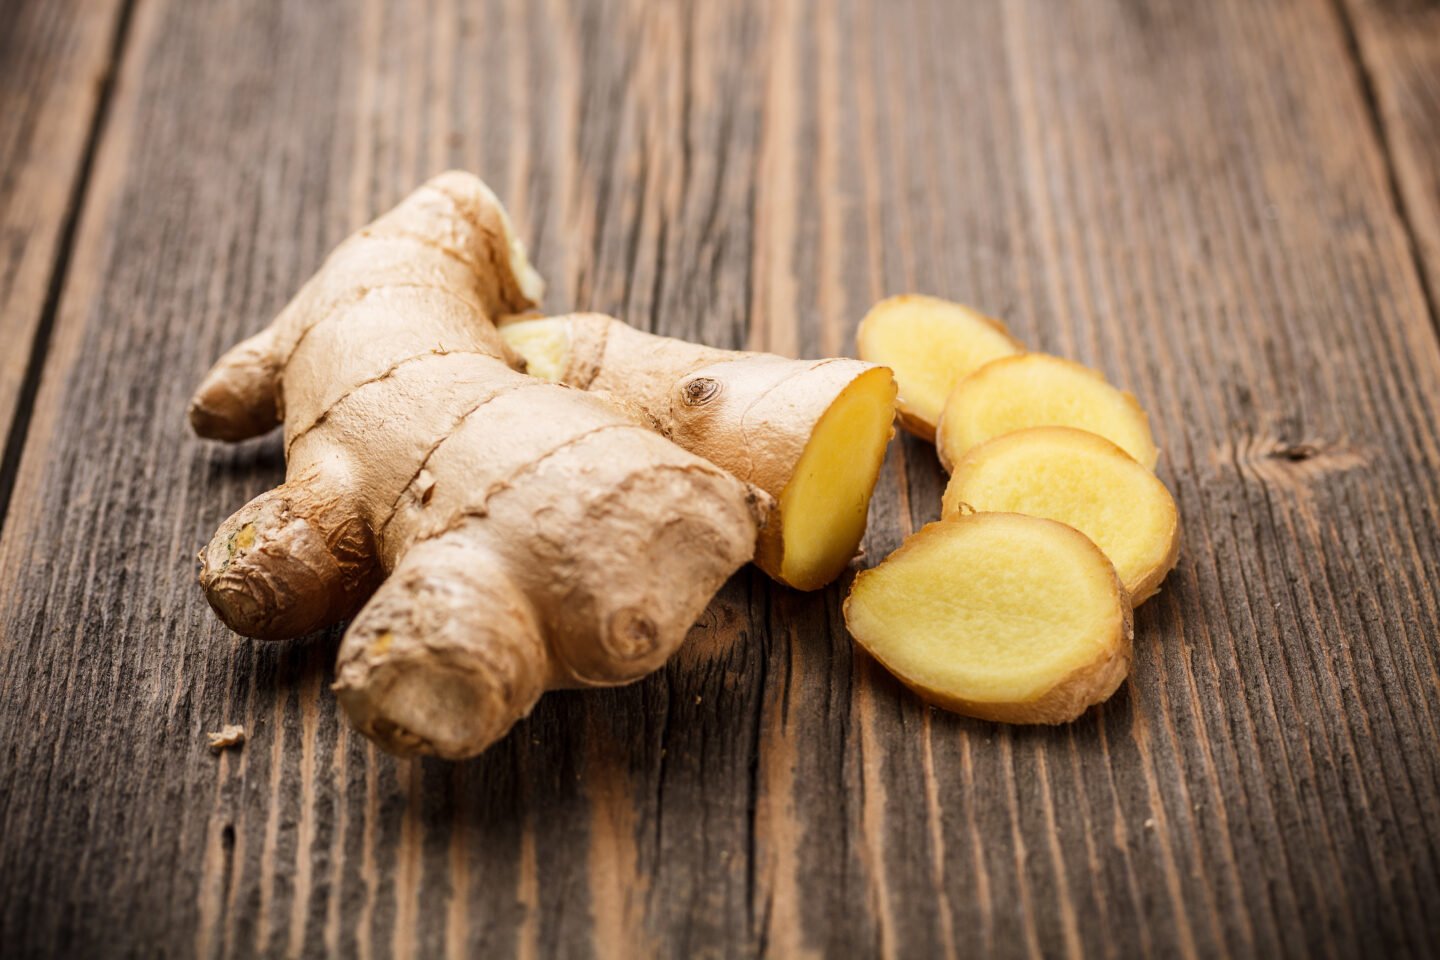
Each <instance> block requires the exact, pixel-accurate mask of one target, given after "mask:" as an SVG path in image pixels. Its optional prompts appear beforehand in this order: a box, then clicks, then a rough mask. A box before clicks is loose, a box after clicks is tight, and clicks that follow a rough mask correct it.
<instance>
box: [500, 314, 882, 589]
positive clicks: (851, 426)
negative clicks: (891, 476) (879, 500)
mask: <svg viewBox="0 0 1440 960" xmlns="http://www.w3.org/2000/svg"><path fill="white" fill-rule="evenodd" d="M500 332H501V335H502V336H503V337H504V338H505V341H506V343H507V345H508V346H509V347H510V349H511V350H512V351H514V352H515V353H516V354H518V355H519V356H520V357H521V358H523V360H524V361H525V365H526V369H527V370H528V371H529V372H530V373H531V374H532V375H534V376H538V377H542V378H544V379H547V380H558V381H562V382H564V383H567V384H570V385H571V386H575V387H580V388H581V389H585V390H589V391H593V392H597V393H603V394H605V395H607V396H608V397H610V398H611V399H612V400H614V401H616V402H617V404H618V405H619V406H620V407H621V408H623V409H627V410H629V411H630V413H631V415H632V416H633V417H634V418H635V419H636V421H637V422H639V423H643V424H647V425H649V426H651V427H652V428H654V429H655V430H657V431H658V432H659V433H661V434H662V435H664V436H665V437H667V438H669V439H670V440H673V441H674V442H675V443H677V444H679V445H680V446H682V447H684V448H685V449H686V450H689V451H690V452H692V453H695V454H698V455H699V456H702V457H704V458H705V459H707V460H709V461H710V462H712V463H714V464H717V465H718V466H720V467H721V468H723V469H725V470H727V471H729V472H730V473H731V474H733V475H734V476H736V477H738V478H739V479H741V480H744V481H745V482H747V483H752V484H754V485H755V486H757V487H759V488H760V489H761V490H763V491H764V492H765V493H767V494H769V495H770V496H771V498H772V499H773V502H774V505H775V506H774V513H773V515H772V516H771V517H770V518H769V520H768V521H767V523H766V524H765V526H764V527H763V528H762V529H761V531H760V537H759V543H758V545H757V547H756V554H755V562H756V564H757V565H759V566H760V568H761V569H762V570H764V571H765V572H766V573H768V574H769V575H770V576H771V577H773V578H775V579H776V580H779V581H780V582H781V583H784V584H787V585H789V586H792V587H795V588H797V589H800V590H814V589H818V588H820V587H823V586H825V584H827V583H829V582H831V581H832V580H834V579H835V578H836V577H838V576H839V575H840V573H841V571H843V570H844V569H845V567H846V565H847V564H848V563H849V562H850V559H851V558H852V557H853V556H854V555H855V553H856V550H857V549H858V547H859V544H860V538H861V537H862V536H863V535H864V533H865V521H866V517H867V514H868V511H869V504H870V495H871V493H872V492H873V491H874V488H875V481H876V478H877V477H878V476H879V474H880V467H881V464H882V463H883V461H884V459H885V447H886V445H887V444H888V443H889V441H890V438H891V436H893V435H894V426H893V424H894V419H895V389H896V388H895V382H894V378H893V376H892V375H891V372H890V370H889V369H888V368H886V367H880V366H876V365H874V364H869V363H864V362H861V361H859V360H850V359H844V358H834V359H828V360H789V359H786V358H784V357H778V356H774V355H772V354H765V353H750V352H745V351H737V350H721V349H716V348H713V347H707V346H702V345H699V344H694V343H689V342H687V341H684V340H676V339H672V338H669V337H659V336H655V335H652V334H648V333H644V332H643V331H640V330H636V329H634V328H633V327H630V326H628V325H627V324H625V323H622V322H621V321H619V320H616V319H614V318H613V317H607V316H603V315H601V314H571V315H568V316H561V317H544V318H538V319H536V318H516V319H512V320H510V321H508V322H506V323H504V324H503V325H502V326H501V328H500Z"/></svg>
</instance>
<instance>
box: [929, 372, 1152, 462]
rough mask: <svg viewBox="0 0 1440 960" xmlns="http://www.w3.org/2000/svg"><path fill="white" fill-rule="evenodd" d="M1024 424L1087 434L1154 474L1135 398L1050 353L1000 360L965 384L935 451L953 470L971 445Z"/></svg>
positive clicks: (948, 410)
mask: <svg viewBox="0 0 1440 960" xmlns="http://www.w3.org/2000/svg"><path fill="white" fill-rule="evenodd" d="M1026 427H1075V428H1076V429H1079V430H1088V431H1090V432H1091V433H1095V434H1099V435H1100V436H1102V437H1104V438H1105V439H1106V440H1109V441H1110V442H1111V443H1113V444H1115V445H1116V446H1117V447H1119V448H1120V449H1122V450H1124V451H1125V452H1126V453H1128V454H1129V455H1130V456H1132V457H1134V458H1135V460H1136V461H1137V462H1139V463H1140V464H1141V465H1142V466H1144V467H1145V468H1146V469H1149V470H1153V469H1155V461H1156V460H1157V459H1158V458H1159V455H1160V454H1159V451H1158V450H1157V449H1156V447H1155V440H1154V439H1153V438H1152V437H1151V435H1150V418H1149V417H1147V416H1146V415H1145V411H1144V410H1142V409H1141V408H1140V404H1139V403H1137V402H1136V400H1135V397H1134V396H1132V395H1131V394H1129V393H1126V392H1125V391H1123V390H1119V389H1117V388H1115V387H1113V386H1111V385H1110V384H1109V383H1108V382H1107V381H1106V380H1105V378H1104V377H1103V376H1101V375H1100V374H1099V373H1097V372H1095V371H1094V370H1091V369H1090V368H1089V367H1083V366H1081V365H1080V364H1078V363H1074V362H1073V361H1070V360H1064V359H1061V358H1060V357H1052V356H1050V355H1049V354H1044V353H1027V354H1024V355H1023V356H1018V357H1005V358H1002V359H1000V360H994V361H992V362H990V363H987V364H986V365H985V366H983V367H981V368H980V369H979V370H976V371H975V372H974V373H972V374H971V375H970V376H968V377H966V378H965V379H964V380H961V381H960V383H959V384H957V385H956V387H955V389H954V390H953V391H951V393H950V397H949V399H947V400H946V401H945V412H944V413H942V414H941V415H940V426H939V429H938V430H937V431H936V434H935V448H936V451H937V452H938V453H939V454H940V462H941V463H942V464H944V466H945V469H947V470H950V469H953V467H954V465H955V463H956V462H957V461H959V459H960V458H961V457H963V456H964V455H965V453H966V452H967V451H968V450H969V449H970V448H971V447H974V446H978V445H979V444H982V443H984V442H985V441H986V440H991V439H994V438H995V437H999V436H1002V435H1004V434H1007V433H1010V432H1012V431H1015V430H1023V429H1025V428H1026Z"/></svg>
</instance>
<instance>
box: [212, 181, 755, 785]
mask: <svg viewBox="0 0 1440 960" xmlns="http://www.w3.org/2000/svg"><path fill="white" fill-rule="evenodd" d="M540 286H541V285H540V282H539V278H538V277H537V276H536V275H535V274H534V272H533V271H532V270H531V269H530V268H529V266H528V264H527V263H526V262H525V259H524V253H523V249H522V248H520V247H519V245H518V244H517V243H515V242H514V241H513V239H512V236H511V233H510V227H509V223H508V221H507V219H506V217H505V214H504V211H503V209H502V208H501V207H500V205H499V204H498V202H497V201H496V200H495V198H494V196H493V195H492V194H491V193H490V191H489V190H488V188H486V187H485V185H484V184H483V183H481V182H480V181H479V180H478V179H476V178H475V177H473V176H470V175H468V174H464V173H447V174H442V175H441V176H439V177H436V178H435V179H433V180H431V181H430V182H429V183H427V184H425V185H424V186H422V187H421V188H420V189H418V190H417V191H415V193H413V194H411V195H410V196H409V197H408V198H406V199H405V200H404V201H403V202H402V203H401V204H400V205H399V206H398V207H396V208H395V209H394V210H392V211H391V212H390V213H388V214H386V215H385V216H383V217H381V218H380V219H378V220H376V221H375V222H374V223H372V224H371V225H370V226H368V227H365V228H364V229H362V230H360V231H359V232H358V233H356V234H355V235H353V236H352V237H350V238H349V239H347V240H346V241H345V242H344V243H342V244H341V245H340V247H338V248H337V249H336V250H335V252H334V253H333V254H332V255H331V256H330V258H329V259H328V260H327V261H326V262H325V264H324V265H323V266H322V267H321V269H320V271H319V272H318V273H317V274H316V275H315V277H314V278H313V279H312V280H311V281H310V282H309V283H307V284H306V285H305V287H304V288H303V289H302V290H301V291H300V293H299V294H298V295H297V296H296V297H295V299H294V300H293V301H292V302H291V303H290V305H289V306H287V307H286V308H285V310H284V311H283V312H282V313H281V314H280V315H279V317H277V318H276V320H275V321H274V322H273V323H272V324H271V325H270V326H269V327H268V328H267V329H266V330H265V331H263V332H262V333H260V334H259V335H257V336H255V337H252V338H251V339H249V340H247V341H245V342H244V343H242V344H240V345H239V346H237V347H236V348H234V349H233V350H231V351H230V352H229V353H228V354H226V356H225V357H224V358H222V359H221V361H220V362H219V363H218V364H217V365H216V367H215V369H214V370H212V371H211V373H210V375H209V376H208V377H207V378H206V380H205V382H204V383H203V384H202V386H201V387H200V389H199V391H198V392H197V393H196V396H195V399H194V401H193V403H192V406H191V410H190V420H191V423H192V425H193V426H194V428H195V430H196V432H197V433H199V434H201V435H202V436H207V437H213V438H215V439H221V440H232V441H233V440H240V439H244V438H246V437H249V436H254V435H257V434H259V433H262V432H264V431H266V430H268V429H270V428H272V427H273V426H275V425H276V423H277V422H283V424H284V427H285V452H286V461H287V471H286V482H285V483H284V484H283V485H282V486H281V487H279V488H277V489H275V490H272V491H270V492H268V493H265V494H262V495H261V496H259V497H257V498H256V499H255V500H253V501H251V502H250V503H249V504H247V505H246V506H244V507H242V508H241V509H240V510H239V511H238V512H237V513H236V514H235V515H234V516H233V517H231V518H230V519H229V520H227V521H226V522H225V523H224V524H222V525H221V527H220V530H219V531H218V532H217V533H216V535H215V538H214V540H213V541H212V542H211V543H210V545H209V547H207V548H206V550H205V551H204V552H203V553H202V570H201V574H200V579H201V583H202V585H203V586H204V588H205V591H206V595H207V597H208V598H209V600H210V603H211V605H212V606H213V607H214V609H215V611H216V612H217V613H218V614H219V615H220V617H221V619H223V620H224V621H225V622H226V623H227V624H229V625H230V626H231V627H232V628H234V629H235V630H236V631H237V632H239V633H242V634H245V635H247V636H253V637H261V638H283V637H291V636H297V635H300V634H304V633H307V632H310V631H313V630H317V629H320V628H322V627H325V626H327V625H330V624H333V623H335V622H337V621H339V620H342V619H344V618H346V617H348V616H351V615H354V614H356V611H357V610H358V616H356V619H355V620H354V622H352V623H351V625H350V627H349V629H348V630H347V631H346V634H345V638H344V641H343V643H342V646H341V649H340V656H339V665H338V670H337V673H338V680H337V682H336V685H335V688H336V691H337V694H338V696H339V699H340V702H341V704H342V705H343V707H344V709H345V710H346V712H347V713H348V714H349V716H350V718H351V720H352V721H353V722H354V723H355V725H356V726H357V727H358V728H359V729H360V730H361V731H362V732H363V733H365V734H366V735H367V736H369V737H371V738H373V739H375V740H376V741H377V742H379V743H380V744H381V745H382V746H383V747H385V748H386V749H388V750H392V751H395V752H398V753H429V754H436V755H439V756H443V757H464V756H470V755H473V754H475V753H478V752H479V751H481V750H483V749H484V748H485V747H486V746H487V745H489V744H490V743H493V742H494V741H495V740H497V739H498V738H499V737H501V736H503V735H504V733H505V732H506V731H507V730H508V729H509V728H510V727H511V725H513V724H514V723H515V721H516V720H518V719H520V718H521V717H523V716H524V715H525V714H526V713H527V712H529V710H530V709H531V707H532V706H533V705H534V703H535V701H536V700H537V699H538V697H539V696H540V695H541V694H542V693H543V692H544V691H546V690H550V689H555V688H559V687H584V686H608V685H614V684H621V683H626V682H629V681H632V680H634V679H637V678H638V677H641V676H643V675H645V674H647V673H649V672H651V671H653V670H655V669H656V668H657V667H659V666H660V665H661V664H662V663H664V661H665V660H666V659H667V658H668V657H669V656H670V654H671V653H672V652H673V651H674V649H675V648H676V647H677V646H678V645H679V643H680V642H681V641H682V640H683V639H684V637H685V634H686V631H687V630H688V628H689V627H690V625H691V624H692V623H693V622H694V621H695V619H696V617H697V616H698V615H699V613H700V612H701V611H702V610H703V609H704V607H705V605H706V604H707V603H708V602H709V599H710V597H711V596H712V595H713V593H714V592H715V590H716V589H718V588H719V586H720V585H721V584H722V583H723V582H724V581H725V579H726V578H727V577H728V576H729V575H730V574H731V573H732V572H734V571H735V570H736V569H737V568H738V567H739V566H741V565H742V564H743V563H745V562H746V561H747V560H749V559H750V557H751V554H752V552H753V549H754V543H755V539H756V533H757V526H758V521H757V517H759V516H761V515H763V513H764V511H765V509H766V507H765V506H764V504H763V503H761V502H760V500H763V494H757V493H756V492H755V491H753V490H752V489H750V488H748V487H747V486H746V485H745V484H743V483H742V482H740V481H738V480H736V479H735V478H734V477H732V476H730V475H728V474H727V473H725V472H724V471H722V470H720V469H718V468H716V467H715V466H713V465H711V464H709V463H707V462H705V461H704V460H702V459H700V458H699V457H697V456H695V455H693V454H691V453H687V452H686V451H684V450H682V449H680V448H679V447H677V446H675V445H674V444H671V443H669V442H667V441H665V440H664V439H663V438H662V437H660V436H658V435H657V434H655V433H653V432H651V431H648V430H646V429H643V428H641V427H639V426H637V425H635V424H634V423H632V422H631V421H630V420H629V419H627V418H626V417H625V416H624V415H623V414H621V413H620V412H618V411H617V410H616V409H614V408H613V407H611V406H610V405H608V404H607V403H605V402H604V401H603V400H602V399H600V398H597V397H593V396H589V395H587V394H585V393H582V392H580V391H577V390H571V389H567V388H565V387H562V386H559V385H556V384H550V383H545V382H542V381H538V380H536V379H534V378H531V377H528V376H526V375H524V374H522V373H519V372H517V371H515V370H514V369H512V367H511V365H510V362H509V354H508V352H507V350H506V348H505V346H504V344H503V342H502V341H501V339H500V338H499V336H498V334H497V333H496V331H495V328H494V326H493V324H492V322H491V321H492V319H495V318H499V317H501V316H504V315H506V314H509V313H515V312H520V311H523V310H527V309H531V308H532V307H533V306H534V305H535V302H536V300H537V299H538V297H539V294H540Z"/></svg>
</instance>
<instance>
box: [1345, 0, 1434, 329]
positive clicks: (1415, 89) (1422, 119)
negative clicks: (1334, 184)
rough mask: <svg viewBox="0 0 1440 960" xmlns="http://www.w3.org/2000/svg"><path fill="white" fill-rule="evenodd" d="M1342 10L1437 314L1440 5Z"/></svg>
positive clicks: (1355, 5)
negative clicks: (1349, 20)
mask: <svg viewBox="0 0 1440 960" xmlns="http://www.w3.org/2000/svg"><path fill="white" fill-rule="evenodd" d="M1343 9H1344V10H1345V11H1346V13H1347V14H1348V16H1349V17H1350V18H1351V20H1352V23H1353V26H1352V28H1351V29H1352V30H1353V34H1354V37H1355V42H1356V49H1357V55H1358V58H1359V60H1360V63H1361V65H1362V68H1363V70H1364V78H1365V81H1366V83H1367V92H1368V94H1369V96H1370V97H1371V98H1372V100H1373V101H1374V108H1373V109H1374V113H1375V117H1376V120H1377V122H1378V125H1379V126H1378V129H1379V135H1380V137H1381V138H1382V141H1383V142H1384V144H1385V147H1386V149H1387V150H1388V152H1389V155H1390V160H1391V170H1392V174H1393V178H1394V184H1395V191H1396V193H1397V198H1396V204H1397V207H1398V209H1399V211H1400V216H1401V217H1402V219H1403V220H1404V222H1405V224H1406V226H1407V228H1408V229H1409V231H1410V233H1411V235H1412V237H1413V242H1414V247H1415V253H1416V256H1417V257H1419V258H1420V259H1421V268H1422V270H1423V272H1424V276H1425V277H1426V278H1427V279H1428V284H1427V294H1428V296H1429V301H1430V310H1431V312H1432V314H1433V313H1434V311H1435V310H1436V309H1437V307H1436V304H1437V300H1436V298H1437V296H1440V3H1436V2H1435V0H1345V6H1344V7H1343Z"/></svg>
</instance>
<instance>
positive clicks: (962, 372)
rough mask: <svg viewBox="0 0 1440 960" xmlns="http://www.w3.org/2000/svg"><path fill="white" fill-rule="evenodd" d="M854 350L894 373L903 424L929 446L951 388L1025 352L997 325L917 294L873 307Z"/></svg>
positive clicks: (954, 305) (862, 323)
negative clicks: (993, 363)
mask: <svg viewBox="0 0 1440 960" xmlns="http://www.w3.org/2000/svg"><path fill="white" fill-rule="evenodd" d="M855 346H856V348H857V350H858V352H859V354H860V358H861V359H862V360H869V361H871V362H872V363H881V364H884V365H885V366H887V367H889V368H890V369H892V370H894V371H895V381H896V382H897V383H898V384H899V385H900V397H899V401H898V408H899V414H900V423H901V425H902V426H903V427H905V429H906V430H909V431H910V432H911V433H913V434H915V436H917V437H919V438H920V439H922V440H931V441H933V440H934V439H935V425H936V424H937V423H939V422H940V413H941V411H943V410H944V408H945V398H946V397H948V396H950V391H951V390H953V389H954V388H955V384H957V383H959V382H960V381H961V380H962V379H964V378H965V377H967V376H969V375H970V374H971V373H973V372H974V371H976V370H977V369H979V368H980V367H981V366H982V365H984V364H986V363H989V362H990V361H991V360H996V359H999V358H1000V357H1009V356H1014V355H1015V354H1018V353H1023V352H1024V350H1025V348H1024V347H1023V346H1021V344H1020V341H1018V340H1016V339H1015V338H1014V337H1012V336H1011V335H1010V331H1009V330H1007V329H1005V325H1004V324H1003V323H1001V322H1000V321H999V320H995V319H992V318H990V317H987V316H985V315H984V314H983V313H979V312H977V311H975V310H971V309H970V308H969V307H966V306H963V305H962V304H958V303H951V302H950V301H948V300H940V299H938V298H936V297H925V296H920V295H918V294H903V295H901V296H898V297H890V298H888V299H885V300H881V301H880V302H879V303H877V304H875V306H874V307H872V308H871V309H870V312H869V313H867V314H866V315H865V318H864V319H863V320H861V321H860V328H859V329H858V330H857V331H856V332H855Z"/></svg>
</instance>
